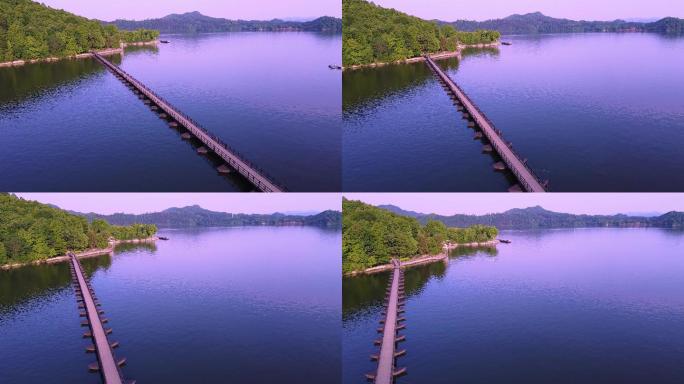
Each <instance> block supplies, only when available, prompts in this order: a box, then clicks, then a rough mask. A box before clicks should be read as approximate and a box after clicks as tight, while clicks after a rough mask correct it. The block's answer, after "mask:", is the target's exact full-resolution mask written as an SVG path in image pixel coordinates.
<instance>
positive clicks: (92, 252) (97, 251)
mask: <svg viewBox="0 0 684 384" xmlns="http://www.w3.org/2000/svg"><path fill="white" fill-rule="evenodd" d="M157 240H159V237H157V236H153V237H147V238H144V239H131V240H113V241H110V242H109V246H108V247H107V248H92V249H86V250H85V251H81V252H78V253H76V258H78V259H86V258H89V257H96V256H102V255H106V254H111V253H112V252H114V247H115V246H117V245H118V244H138V243H153V242H155V241H157ZM68 261H69V256H68V255H63V256H55V257H50V258H47V259H43V260H36V261H27V262H24V263H13V264H5V265H0V271H2V270H10V269H16V268H21V267H26V266H29V265H42V264H56V263H64V262H68Z"/></svg>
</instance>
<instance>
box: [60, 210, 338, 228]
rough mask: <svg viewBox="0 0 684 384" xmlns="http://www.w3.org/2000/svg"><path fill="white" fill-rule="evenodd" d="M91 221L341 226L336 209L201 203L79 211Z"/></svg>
mask: <svg viewBox="0 0 684 384" xmlns="http://www.w3.org/2000/svg"><path fill="white" fill-rule="evenodd" d="M73 213H74V214H76V215H81V216H84V217H86V218H88V219H89V220H97V219H104V220H106V221H108V222H110V223H113V224H118V225H129V224H132V223H145V224H155V225H157V226H159V227H163V228H193V227H238V226H253V225H272V226H278V225H309V226H316V227H330V228H339V227H340V225H341V221H342V219H341V214H340V212H336V211H324V212H321V213H319V214H316V215H311V216H296V215H284V214H282V213H274V214H268V215H265V214H245V213H226V212H215V211H210V210H208V209H204V208H202V207H200V206H199V205H193V206H188V207H182V208H169V209H165V210H163V211H161V212H150V213H143V214H139V215H134V214H129V213H115V214H113V215H99V214H96V213H78V212H73Z"/></svg>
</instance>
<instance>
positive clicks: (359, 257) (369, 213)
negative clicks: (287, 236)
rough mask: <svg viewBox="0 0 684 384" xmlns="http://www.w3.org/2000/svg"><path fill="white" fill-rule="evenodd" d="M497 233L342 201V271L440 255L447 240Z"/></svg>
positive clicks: (491, 236) (473, 239)
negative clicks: (417, 218) (410, 258)
mask: <svg viewBox="0 0 684 384" xmlns="http://www.w3.org/2000/svg"><path fill="white" fill-rule="evenodd" d="M497 235H498V231H497V229H496V228H494V227H486V226H482V225H478V226H473V227H470V228H447V227H446V226H445V225H444V224H443V223H441V222H439V221H434V220H431V221H428V222H427V223H426V224H425V225H424V226H423V225H421V224H420V223H419V222H418V220H416V219H414V218H411V217H406V216H400V215H397V214H395V213H392V212H389V211H387V210H384V209H381V208H378V207H374V206H372V205H368V204H365V203H362V202H360V201H353V200H347V199H344V200H342V270H343V272H352V271H357V270H362V269H365V268H368V267H372V266H375V265H380V264H387V263H389V261H390V260H391V259H392V258H394V257H396V258H408V257H413V256H417V255H426V254H433V255H434V254H439V253H440V252H442V247H443V245H444V243H445V242H446V241H447V240H448V241H451V242H454V243H472V242H485V241H489V240H493V239H495V238H496V236H497Z"/></svg>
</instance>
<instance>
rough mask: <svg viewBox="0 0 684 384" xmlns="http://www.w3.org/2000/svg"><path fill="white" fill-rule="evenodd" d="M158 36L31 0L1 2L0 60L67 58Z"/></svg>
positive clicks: (153, 32) (150, 32)
mask: <svg viewBox="0 0 684 384" xmlns="http://www.w3.org/2000/svg"><path fill="white" fill-rule="evenodd" d="M158 35H159V33H158V32H157V31H148V30H143V31H132V32H121V31H119V29H118V28H117V27H116V26H114V25H107V26H103V25H102V24H100V22H98V21H96V20H90V19H87V18H85V17H80V16H76V15H74V14H72V13H69V12H65V11H62V10H57V9H52V8H49V7H47V6H45V5H42V4H39V3H35V2H33V1H31V0H2V1H0V61H14V60H32V59H44V58H47V57H66V56H72V55H76V54H79V53H84V52H88V51H90V50H93V49H104V48H114V47H118V46H119V43H120V42H121V41H125V42H135V41H148V40H152V39H155V38H156V37H157V36H158Z"/></svg>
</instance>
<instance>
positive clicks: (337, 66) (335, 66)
mask: <svg viewBox="0 0 684 384" xmlns="http://www.w3.org/2000/svg"><path fill="white" fill-rule="evenodd" d="M328 68H330V69H342V67H340V66H339V65H335V64H330V65H328Z"/></svg>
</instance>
